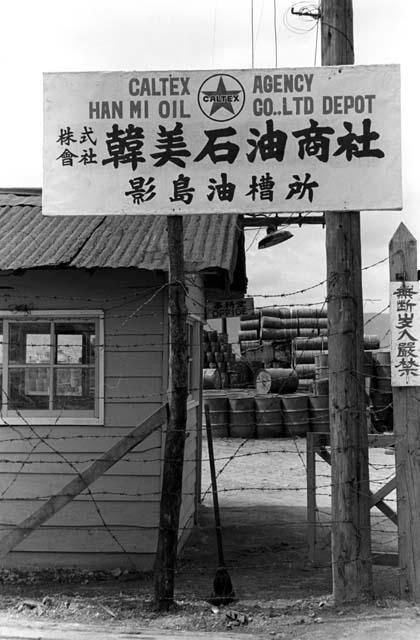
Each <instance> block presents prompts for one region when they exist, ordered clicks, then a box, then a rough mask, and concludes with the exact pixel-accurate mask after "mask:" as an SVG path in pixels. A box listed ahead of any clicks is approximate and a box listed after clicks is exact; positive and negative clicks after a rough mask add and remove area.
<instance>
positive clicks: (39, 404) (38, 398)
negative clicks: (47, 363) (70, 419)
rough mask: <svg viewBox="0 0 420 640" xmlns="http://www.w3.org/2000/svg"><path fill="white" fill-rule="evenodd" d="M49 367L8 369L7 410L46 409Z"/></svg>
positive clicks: (47, 404) (48, 391)
mask: <svg viewBox="0 0 420 640" xmlns="http://www.w3.org/2000/svg"><path fill="white" fill-rule="evenodd" d="M49 393H50V370H49V367H30V368H26V369H25V368H23V367H19V368H16V369H9V389H8V401H9V409H48V408H49Z"/></svg>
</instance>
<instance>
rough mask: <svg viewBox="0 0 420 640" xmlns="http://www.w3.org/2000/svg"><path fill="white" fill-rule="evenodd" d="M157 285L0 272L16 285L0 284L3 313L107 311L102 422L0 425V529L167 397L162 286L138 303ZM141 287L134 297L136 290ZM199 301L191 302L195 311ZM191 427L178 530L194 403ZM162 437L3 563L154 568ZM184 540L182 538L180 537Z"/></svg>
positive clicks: (184, 516)
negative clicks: (21, 308) (24, 309)
mask: <svg viewBox="0 0 420 640" xmlns="http://www.w3.org/2000/svg"><path fill="white" fill-rule="evenodd" d="M163 283H164V280H163V276H157V275H156V274H152V273H148V272H141V271H138V270H111V269H108V270H101V271H95V272H93V273H87V272H81V271H74V270H66V269H63V270H54V271H50V270H34V271H27V272H25V273H24V274H23V275H22V276H19V277H17V276H8V277H3V279H2V285H3V286H11V287H13V289H12V290H5V293H6V295H4V294H3V293H2V292H0V293H2V295H1V296H0V309H1V308H3V309H10V308H12V307H13V305H22V304H27V305H30V306H31V307H32V308H36V309H75V310H78V309H89V308H91V309H103V310H104V312H105V320H104V325H105V358H104V360H105V363H104V364H105V367H104V369H105V385H104V398H105V424H104V425H103V426H96V425H94V426H92V425H90V426H89V425H77V426H64V425H55V426H51V425H49V426H46V425H45V426H42V425H37V426H34V427H32V428H29V427H27V426H18V427H15V426H13V427H8V426H4V427H0V534H1V535H3V534H5V533H6V532H7V531H8V530H9V529H10V527H11V526H13V525H14V524H16V523H18V522H20V521H21V520H22V519H23V518H24V517H26V516H28V515H29V514H30V513H32V512H33V511H34V510H35V509H36V508H37V507H39V506H40V498H43V497H47V496H50V495H51V494H52V493H54V492H55V491H56V490H58V489H60V488H61V487H62V486H63V485H64V484H65V483H66V482H67V481H68V480H69V479H70V478H71V477H72V475H74V468H75V469H83V468H84V467H85V466H86V465H87V464H89V463H90V462H91V461H92V460H94V459H96V458H97V457H98V455H99V454H100V453H102V452H103V451H105V450H106V449H108V448H109V447H110V446H111V445H112V444H113V443H114V442H115V441H116V438H119V437H121V436H123V435H125V434H126V433H127V431H128V430H130V429H132V428H133V427H134V426H135V425H137V424H139V423H140V422H142V421H143V420H144V419H145V418H146V417H147V416H148V415H150V414H151V413H152V412H153V411H154V410H155V409H157V408H158V407H159V406H161V404H162V403H163V402H165V400H166V391H167V385H168V367H167V358H168V356H167V354H168V345H167V340H168V338H167V312H166V294H165V290H163V291H161V292H159V293H158V294H157V295H156V296H155V297H154V299H153V300H152V301H150V302H149V303H148V304H146V305H144V302H145V301H146V300H147V299H148V298H150V297H151V296H152V295H153V293H154V292H155V291H157V289H158V288H159V287H161V286H162V284H163ZM146 288H147V291H146V293H144V291H145V289H146ZM138 291H141V292H142V295H141V296H140V295H136V293H137V292H138ZM200 295H201V299H202V298H203V296H202V293H201V292H200V290H199V288H198V289H197V290H196V289H195V290H194V299H195V300H200ZM124 298H126V299H124ZM196 304H197V303H196V302H194V303H193V304H192V307H194V310H195V311H196V310H197V307H196ZM189 306H191V303H189ZM190 310H191V309H190ZM188 430H189V432H190V437H189V438H188V439H187V443H186V454H185V457H186V464H185V470H184V480H183V484H184V486H183V491H184V500H183V505H182V510H181V526H182V527H183V531H184V533H185V532H188V530H189V528H190V527H191V523H192V521H193V515H194V510H195V503H194V499H193V494H194V491H195V486H196V474H195V468H196V467H195V464H194V463H193V462H191V460H192V459H193V458H194V457H195V456H196V455H197V450H198V449H197V408H196V407H195V406H194V407H192V408H191V409H190V411H189V415H188ZM38 436H40V438H38ZM42 438H44V439H45V442H42ZM162 440H163V435H162V431H161V430H158V431H156V432H155V433H153V434H152V435H151V436H149V438H147V440H145V441H144V442H143V443H142V444H141V445H139V446H138V447H137V448H136V449H135V450H134V451H132V452H130V453H129V454H127V455H126V456H124V458H123V460H121V461H120V462H119V463H117V464H116V465H115V467H114V468H112V469H110V470H109V471H108V472H107V473H106V474H105V475H104V476H103V477H102V478H100V479H99V480H98V481H97V482H95V483H94V484H93V485H92V486H91V491H92V493H93V494H94V497H95V502H96V505H95V503H94V502H93V501H92V498H91V497H90V496H89V492H88V491H85V492H83V494H81V495H80V496H79V497H78V498H76V499H75V500H74V501H73V502H72V503H70V504H69V505H67V506H66V507H65V508H64V509H63V510H61V511H60V512H59V513H58V514H56V515H55V516H54V518H52V519H51V520H50V521H48V522H47V523H46V524H45V525H44V526H42V527H41V528H40V529H39V530H38V531H36V532H34V533H33V534H31V535H30V536H29V537H28V538H27V539H26V540H25V541H23V542H22V543H21V544H20V545H19V546H18V547H17V549H16V551H14V552H12V553H10V554H9V556H8V557H7V558H6V559H5V561H4V562H3V563H2V565H3V566H5V567H10V566H22V565H25V566H70V565H79V566H81V567H91V568H101V567H113V566H114V567H115V566H118V567H132V566H133V564H135V565H136V566H137V568H140V569H144V570H148V569H150V568H152V566H153V558H154V553H155V549H156V542H157V526H158V522H159V497H160V488H161V470H162V463H161V457H162ZM49 445H51V446H52V447H53V448H54V449H55V450H56V451H57V452H58V453H54V452H53V451H52V450H51V448H50V446H49ZM63 458H64V459H63ZM66 461H67V462H66ZM72 465H73V467H74V468H72ZM2 494H4V495H2ZM98 509H99V510H100V513H101V515H102V517H103V519H104V520H105V522H106V524H107V527H109V529H110V530H111V532H112V535H111V533H110V532H109V531H107V529H106V528H104V526H103V523H102V521H101V518H100V516H99V514H98ZM113 536H114V537H116V538H117V540H118V541H119V542H120V545H121V546H122V547H123V548H124V550H125V551H126V553H125V552H124V551H123V549H122V548H121V546H119V545H118V543H116V541H115V539H114V538H113ZM186 537H187V536H186V535H183V536H182V543H183V542H184V541H185V540H186Z"/></svg>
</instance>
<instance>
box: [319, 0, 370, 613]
mask: <svg viewBox="0 0 420 640" xmlns="http://www.w3.org/2000/svg"><path fill="white" fill-rule="evenodd" d="M321 37H322V64H323V65H344V64H353V63H354V51H353V10H352V2H351V0H322V2H321ZM325 221H326V250H327V280H328V289H327V296H328V331H329V337H328V359H329V369H330V381H329V389H330V424H331V452H332V471H331V482H332V530H331V537H332V575H333V594H334V600H335V602H336V604H341V603H344V602H352V601H357V600H363V599H365V598H370V597H372V595H373V583H372V558H371V546H370V515H369V510H370V509H369V507H370V505H369V466H368V438H367V427H366V414H365V404H364V403H365V401H364V382H363V373H362V372H363V298H362V275H361V246H360V214H359V212H357V211H342V212H329V213H326V214H325Z"/></svg>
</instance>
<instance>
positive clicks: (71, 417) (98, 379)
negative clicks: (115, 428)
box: [0, 309, 105, 425]
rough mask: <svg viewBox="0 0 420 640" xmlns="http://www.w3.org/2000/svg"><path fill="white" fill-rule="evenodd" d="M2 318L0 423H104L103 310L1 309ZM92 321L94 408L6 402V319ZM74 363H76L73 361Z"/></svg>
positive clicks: (0, 316)
mask: <svg viewBox="0 0 420 640" xmlns="http://www.w3.org/2000/svg"><path fill="white" fill-rule="evenodd" d="M0 320H2V321H3V345H2V348H3V362H2V364H0V367H1V369H2V373H3V375H2V387H1V393H2V398H3V401H4V404H2V408H1V414H0V425H8V424H10V425H25V424H26V425H103V424H104V405H105V403H104V391H105V376H104V351H105V350H104V335H105V334H104V312H103V310H100V309H89V310H87V309H83V310H81V309H48V310H44V309H43V310H31V311H30V312H29V313H28V312H27V311H24V312H16V311H3V310H0ZM60 321H63V322H77V321H79V322H92V323H93V322H94V323H95V326H96V329H97V330H96V340H95V343H96V345H97V349H96V358H95V409H94V410H93V411H89V410H86V409H82V410H76V409H64V410H52V411H51V410H36V411H28V410H27V409H22V410H15V409H9V408H8V406H7V398H8V390H7V385H8V378H9V371H10V370H11V369H12V368H14V367H9V349H8V339H7V336H8V334H9V323H12V322H50V323H51V322H55V323H57V322H60ZM75 367H77V365H75Z"/></svg>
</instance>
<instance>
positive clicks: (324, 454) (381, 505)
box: [317, 448, 398, 525]
mask: <svg viewBox="0 0 420 640" xmlns="http://www.w3.org/2000/svg"><path fill="white" fill-rule="evenodd" d="M317 453H318V455H319V456H320V457H321V458H322V459H323V460H325V462H328V464H331V455H330V454H329V452H328V451H327V450H326V449H323V448H320V449H319V450H318V451H317ZM390 491H392V489H390ZM390 491H387V492H386V493H385V495H387V494H388V493H389V492H390ZM373 495H374V494H373V492H372V491H371V490H370V489H369V496H371V499H372V496H373ZM375 495H376V494H375ZM371 506H373V505H370V507H371ZM374 506H376V508H377V509H379V510H380V511H382V513H383V514H384V515H385V516H386V517H387V518H389V519H390V520H391V521H392V522H393V523H394V524H395V525H396V524H398V517H397V514H396V513H395V511H393V510H392V509H391V507H389V506H388V505H387V504H386V502H383V501H382V500H381V499H379V500H377V501H376V502H375V505H374Z"/></svg>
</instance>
